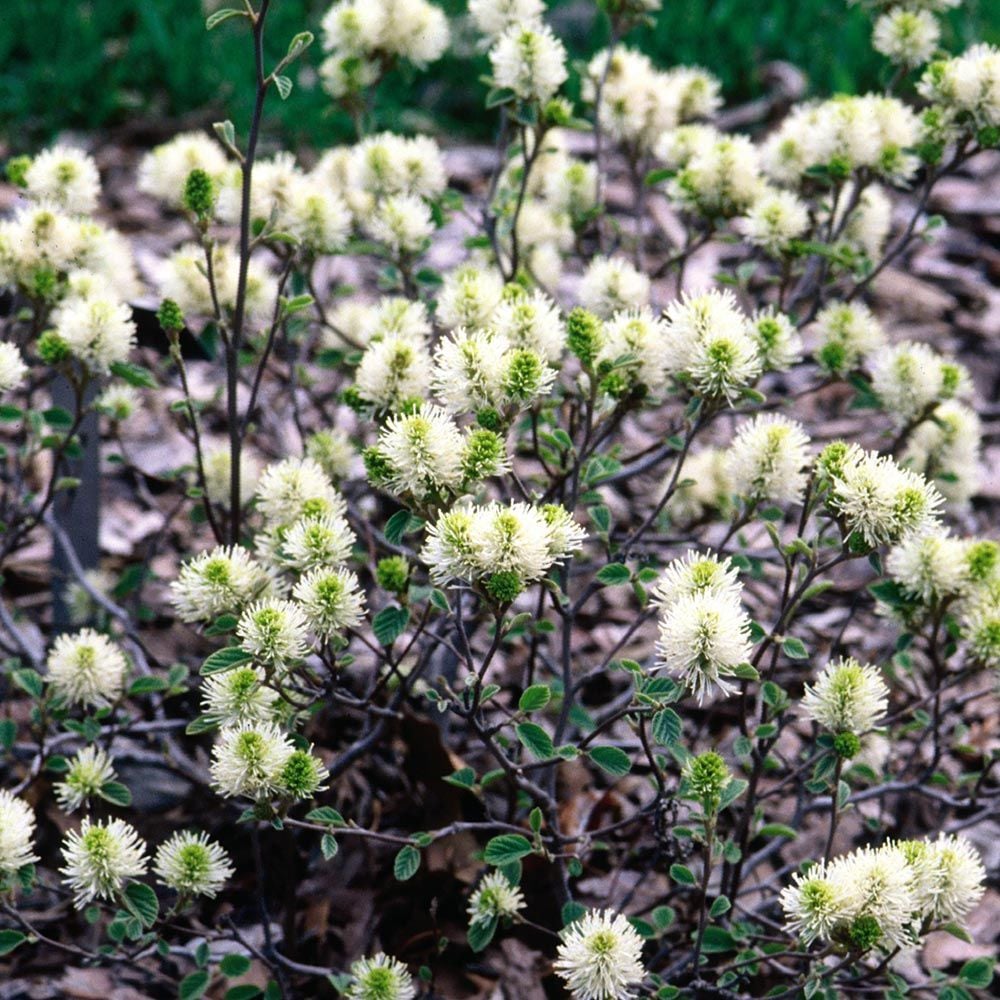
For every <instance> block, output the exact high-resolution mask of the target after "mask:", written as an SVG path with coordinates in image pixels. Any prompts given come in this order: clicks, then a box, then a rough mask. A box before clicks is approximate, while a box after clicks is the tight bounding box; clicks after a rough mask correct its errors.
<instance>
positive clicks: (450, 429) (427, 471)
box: [378, 404, 465, 499]
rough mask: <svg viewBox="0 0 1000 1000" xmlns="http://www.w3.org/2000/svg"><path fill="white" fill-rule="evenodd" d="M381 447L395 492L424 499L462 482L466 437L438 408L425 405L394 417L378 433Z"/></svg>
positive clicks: (389, 481)
mask: <svg viewBox="0 0 1000 1000" xmlns="http://www.w3.org/2000/svg"><path fill="white" fill-rule="evenodd" d="M378 448H379V451H380V453H381V454H382V455H383V456H384V457H385V460H386V462H387V464H388V472H389V475H388V485H389V487H390V488H391V489H392V490H393V492H395V493H399V494H403V493H411V494H412V495H413V496H415V497H417V498H419V499H423V498H425V497H428V496H430V495H431V494H433V493H438V492H442V491H447V490H450V489H454V488H456V487H457V486H458V485H459V484H460V483H461V481H462V453H463V450H464V448H465V438H464V437H463V436H462V433H461V431H460V430H459V429H458V426H457V424H455V422H454V420H452V418H451V417H450V416H449V415H448V414H447V413H446V412H445V411H444V410H443V409H441V407H439V406H433V405H429V404H424V405H423V406H421V407H420V408H419V409H418V410H417V411H416V412H414V413H410V414H406V415H401V416H394V417H391V418H390V419H389V420H388V422H387V423H386V425H385V427H383V429H382V431H381V432H380V433H379V437H378Z"/></svg>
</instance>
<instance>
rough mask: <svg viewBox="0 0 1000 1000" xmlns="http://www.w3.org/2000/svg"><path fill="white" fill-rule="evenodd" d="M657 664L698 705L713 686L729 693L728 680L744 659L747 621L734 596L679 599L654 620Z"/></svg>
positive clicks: (747, 655) (748, 646) (747, 646)
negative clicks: (655, 623)
mask: <svg viewBox="0 0 1000 1000" xmlns="http://www.w3.org/2000/svg"><path fill="white" fill-rule="evenodd" d="M659 628H660V638H659V642H658V643H657V653H658V656H657V663H658V665H659V666H660V667H663V668H665V669H666V670H667V671H668V672H669V673H671V674H672V675H673V676H675V677H677V678H678V679H680V680H682V681H683V682H684V683H685V684H686V685H687V687H688V688H689V690H690V691H691V693H692V694H694V696H695V697H696V698H697V700H698V704H699V705H700V704H702V703H703V702H704V700H705V698H706V697H707V695H708V694H709V693H710V692H711V691H712V688H713V687H718V689H719V690H720V691H721V692H722V693H723V694H731V693H732V692H733V690H734V688H733V686H732V684H730V683H728V682H727V681H726V680H725V679H724V678H726V677H731V676H732V675H733V674H734V673H735V672H736V669H737V668H738V667H739V666H740V664H742V663H745V662H747V661H748V660H749V658H750V651H751V642H750V619H749V617H748V616H747V614H746V612H745V611H744V610H743V607H742V605H741V604H740V602H739V600H738V599H736V598H735V596H734V595H732V594H729V593H725V594H715V593H695V594H689V595H688V596H686V597H680V598H678V599H677V600H676V601H674V602H673V603H671V604H670V605H669V606H668V607H666V608H665V609H664V610H663V612H662V613H661V615H660V620H659Z"/></svg>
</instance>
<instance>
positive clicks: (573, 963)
mask: <svg viewBox="0 0 1000 1000" xmlns="http://www.w3.org/2000/svg"><path fill="white" fill-rule="evenodd" d="M561 936H562V941H561V942H560V944H559V948H558V950H557V957H556V961H555V963H554V966H553V968H554V969H555V971H556V975H557V976H559V977H560V979H562V980H563V981H564V982H565V983H566V988H567V989H568V990H569V992H570V993H571V994H572V996H573V1000H630V998H631V997H634V996H635V993H634V992H633V990H632V987H633V986H637V985H638V984H639V983H641V982H642V980H643V979H644V978H645V977H646V969H645V967H644V966H643V964H642V945H643V941H642V938H641V937H640V936H639V933H638V932H637V931H636V929H635V928H634V927H633V926H632V925H631V924H630V923H629V922H628V919H627V918H626V917H625V916H623V915H622V914H620V913H615V912H614V910H591V911H589V912H588V913H586V914H584V916H583V917H581V918H580V919H579V920H577V921H574V922H573V923H572V924H570V925H569V926H568V927H566V928H565V929H564V930H563V931H562V935H561Z"/></svg>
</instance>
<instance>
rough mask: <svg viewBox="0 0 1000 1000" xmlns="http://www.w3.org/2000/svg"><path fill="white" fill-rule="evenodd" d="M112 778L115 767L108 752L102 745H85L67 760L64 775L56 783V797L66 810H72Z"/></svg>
mask: <svg viewBox="0 0 1000 1000" xmlns="http://www.w3.org/2000/svg"><path fill="white" fill-rule="evenodd" d="M114 780H115V768H114V764H113V763H112V761H111V757H110V755H109V754H108V752H107V751H106V750H104V749H103V748H102V747H98V746H93V745H91V746H87V747H84V748H83V749H82V750H80V751H79V752H78V753H77V754H76V755H75V756H74V757H73V758H72V759H71V760H70V761H69V766H68V768H67V770H66V776H65V777H64V778H63V780H62V781H60V782H57V783H56V786H55V793H56V798H57V799H58V800H59V805H60V806H61V807H62V808H63V809H64V810H65V811H66V812H73V811H74V810H76V809H79V808H80V806H82V805H83V804H84V803H86V802H88V801H89V800H90V799H92V798H94V797H95V796H96V795H99V794H100V792H101V788H102V787H103V786H104V785H105V784H106V783H107V782H109V781H114Z"/></svg>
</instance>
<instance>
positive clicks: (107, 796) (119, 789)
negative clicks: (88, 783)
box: [97, 781, 139, 885]
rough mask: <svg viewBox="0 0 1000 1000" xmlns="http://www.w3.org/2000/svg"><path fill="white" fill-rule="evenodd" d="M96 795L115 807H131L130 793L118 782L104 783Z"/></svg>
mask: <svg viewBox="0 0 1000 1000" xmlns="http://www.w3.org/2000/svg"><path fill="white" fill-rule="evenodd" d="M97 794H98V795H100V797H101V798H102V799H104V800H105V801H107V802H113V803H114V804H115V805H116V806H122V807H127V806H130V805H132V793H131V792H130V791H129V790H128V788H127V787H126V786H125V785H123V784H122V783H121V782H120V781H105V782H104V784H103V785H101V787H100V788H99V789H98V791H97ZM136 884H137V885H138V884H139V883H136Z"/></svg>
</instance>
